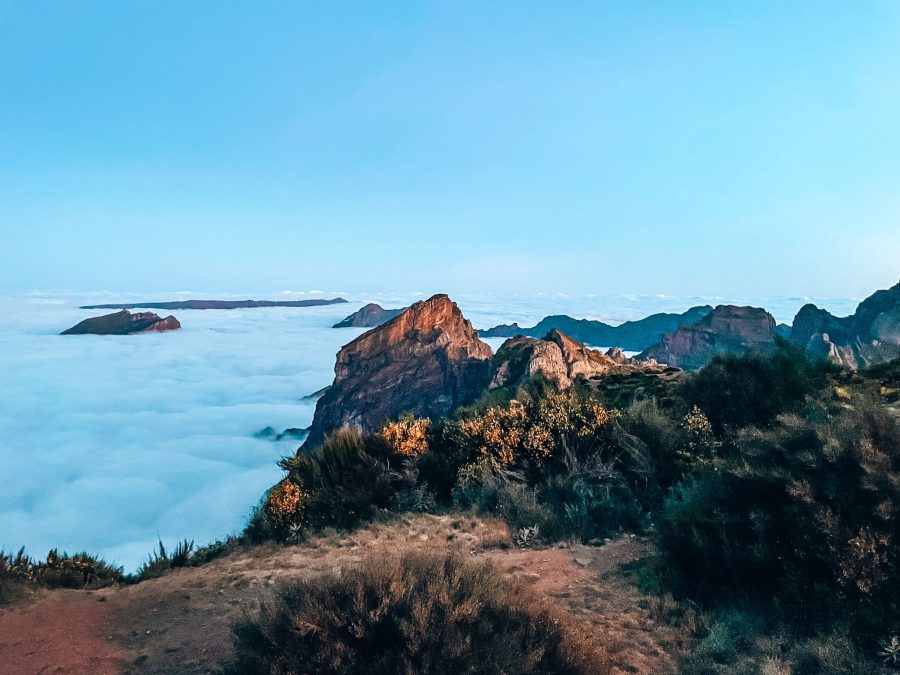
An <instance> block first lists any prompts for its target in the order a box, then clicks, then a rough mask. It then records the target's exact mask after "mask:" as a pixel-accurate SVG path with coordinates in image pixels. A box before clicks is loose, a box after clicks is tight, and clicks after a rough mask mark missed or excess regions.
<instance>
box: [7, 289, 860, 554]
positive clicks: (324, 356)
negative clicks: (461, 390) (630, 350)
mask: <svg viewBox="0 0 900 675" xmlns="http://www.w3.org/2000/svg"><path fill="white" fill-rule="evenodd" d="M142 297H143V299H154V300H155V299H177V298H178V297H181V296H177V295H176V296H172V295H166V296H165V297H164V296H163V294H157V295H155V296H153V297H152V298H150V297H149V296H142ZM298 297H299V296H298ZM419 298H420V296H417V295H405V296H404V295H394V296H392V295H374V296H368V297H362V296H358V297H357V300H358V301H357V302H354V303H350V304H346V305H336V306H330V307H310V308H271V309H246V310H228V311H180V312H177V313H176V315H177V316H178V318H179V320H180V321H181V323H182V326H183V328H182V330H180V331H176V332H173V333H165V334H148V335H134V336H125V337H112V336H102V337H101V336H66V337H61V336H59V335H57V333H59V332H60V331H61V330H63V329H65V328H68V327H70V326H72V325H74V324H75V323H77V322H78V321H80V320H82V319H84V318H86V317H88V316H92V315H96V314H98V312H95V311H85V310H79V309H76V308H77V306H78V305H81V304H88V303H92V302H103V301H106V302H116V301H128V300H129V299H132V298H129V297H122V296H109V295H97V294H93V295H84V294H80V295H75V294H60V293H57V294H46V293H33V294H28V295H20V296H8V295H7V296H3V297H0V311H2V316H3V322H2V326H0V467H2V470H0V471H2V473H0V548H3V549H6V550H9V549H14V548H18V547H20V546H23V545H24V546H26V547H27V549H28V550H29V552H31V553H32V554H35V555H43V554H44V553H46V551H47V550H48V549H49V548H51V547H59V548H60V549H64V550H68V551H70V552H71V551H75V550H83V549H86V550H88V551H90V552H93V553H98V554H101V555H103V556H104V557H106V558H107V559H108V560H111V561H115V562H118V563H119V564H122V565H124V566H125V567H126V569H129V570H133V569H134V568H135V567H136V566H137V565H138V564H139V563H140V562H141V561H142V560H143V559H144V558H145V557H146V555H147V554H148V553H149V552H150V550H151V549H152V548H153V547H154V546H155V544H156V541H157V538H161V539H162V540H163V542H164V543H166V544H167V545H168V544H172V543H174V542H175V541H176V540H179V539H184V538H188V539H194V540H196V541H197V542H198V543H206V542H209V541H212V540H215V539H217V538H220V537H223V536H224V535H226V534H228V533H230V532H235V531H237V530H239V529H240V528H241V526H242V525H243V523H244V522H245V519H246V516H247V515H248V513H249V512H250V510H251V508H252V507H253V505H254V504H255V503H256V502H257V501H258V499H259V497H260V496H261V495H262V493H263V491H264V490H265V489H266V488H268V487H269V486H270V485H272V483H273V482H275V481H276V480H277V479H278V478H279V476H280V471H279V469H278V467H277V465H276V461H277V460H278V458H279V457H281V456H283V455H285V454H289V453H291V452H293V450H294V449H295V447H296V446H297V445H298V441H295V440H285V441H281V442H278V443H276V442H273V441H271V440H267V439H261V438H255V437H254V433H256V432H258V431H259V430H261V429H263V428H265V427H267V426H271V427H273V428H274V429H276V430H277V431H282V430H284V429H286V428H288V427H305V426H307V425H308V424H309V423H310V421H311V420H312V415H313V410H314V405H315V404H314V402H313V401H311V400H308V399H306V400H305V399H304V397H305V396H307V395H308V394H310V393H312V392H314V391H316V390H318V389H320V388H322V387H323V386H325V385H327V384H329V383H330V382H331V379H332V376H333V367H334V355H335V353H336V352H337V350H338V349H339V348H340V346H341V345H342V344H344V343H346V342H348V341H350V340H351V339H353V338H354V337H355V336H356V335H359V334H360V333H362V332H363V329H339V330H335V329H332V328H330V326H331V325H332V324H333V323H335V322H336V321H338V320H340V319H341V318H343V317H344V316H345V315H347V314H349V313H350V312H351V311H353V310H355V309H358V307H359V306H361V305H362V304H363V302H366V301H369V300H375V301H378V302H381V303H382V304H384V305H385V306H387V307H399V306H402V305H405V304H408V303H410V302H413V301H415V300H416V299H419ZM457 300H458V301H459V303H460V305H461V307H462V309H463V311H464V313H465V314H466V315H467V316H468V317H469V318H471V319H472V320H473V323H474V324H475V325H476V327H488V326H491V325H494V324H496V323H501V322H509V321H513V320H517V321H521V322H523V323H524V324H526V325H531V324H533V323H534V322H536V321H537V320H539V319H540V318H541V317H543V316H545V315H546V314H552V313H563V312H566V313H570V314H573V315H575V316H588V317H591V318H601V319H605V320H610V321H622V320H626V319H632V318H639V317H640V316H644V315H646V314H648V313H651V312H655V311H681V310H683V309H686V308H687V307H688V306H690V305H692V304H700V303H702V302H704V300H702V299H699V298H688V299H678V300H674V299H671V298H596V297H591V296H584V297H580V298H569V297H567V296H561V295H548V296H531V297H519V298H510V297H507V298H503V299H501V298H493V297H489V296H482V297H477V298H474V297H460V298H457ZM803 301H804V299H791V300H788V301H784V302H782V303H781V304H780V305H778V308H777V309H782V310H783V311H780V312H779V311H777V309H776V317H777V318H779V320H783V319H784V318H788V319H789V318H790V316H791V315H792V313H793V311H795V310H796V308H797V307H799V306H800V305H801V304H803ZM713 302H715V301H713ZM826 306H828V307H829V308H830V309H832V310H833V311H845V313H846V312H849V311H852V309H853V306H855V302H853V301H848V302H844V303H839V302H832V303H827V305H826ZM495 342H496V343H499V342H502V340H501V341H495ZM493 346H494V347H496V346H497V345H496V344H494V345H493Z"/></svg>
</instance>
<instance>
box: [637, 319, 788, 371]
mask: <svg viewBox="0 0 900 675" xmlns="http://www.w3.org/2000/svg"><path fill="white" fill-rule="evenodd" d="M774 348H775V319H774V318H773V317H772V315H771V314H769V313H768V312H767V311H766V310H764V309H761V308H758V307H737V306H734V305H719V306H718V307H716V308H715V309H714V310H713V311H712V312H710V313H709V314H707V315H706V316H705V317H703V318H702V319H700V320H699V321H697V322H696V323H694V324H691V325H688V326H681V327H679V328H678V330H676V331H674V332H671V333H667V334H666V335H664V336H663V337H662V340H660V342H658V343H657V344H655V345H653V346H652V347H648V348H647V349H645V350H644V351H643V352H641V354H639V358H652V359H655V360H656V361H658V362H659V363H666V364H668V365H671V366H677V367H679V368H684V369H685V370H696V369H698V368H702V367H703V366H705V365H706V364H707V363H709V362H710V360H712V358H713V357H714V356H716V355H717V354H742V353H744V352H746V351H750V350H756V351H761V352H770V351H772V350H773V349H774Z"/></svg>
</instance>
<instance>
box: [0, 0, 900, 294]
mask: <svg viewBox="0 0 900 675" xmlns="http://www.w3.org/2000/svg"><path fill="white" fill-rule="evenodd" d="M898 275H900V2H891V1H890V0H888V1H886V2H866V1H862V2H824V1H815V2H784V1H783V0H776V1H772V2H767V1H763V0H754V1H753V2H675V1H673V2H655V3H650V2H621V1H615V2H599V1H591V2H564V1H561V2H529V1H526V0H516V1H515V2H486V1H485V0H477V1H473V2H464V1H454V2H449V1H448V2H401V1H395V0H391V1H390V2H373V1H371V0H369V1H365V2H358V3H346V2H338V1H334V2H300V1H299V0H295V1H284V2H276V1H261V2H227V1H223V0H214V1H213V0H209V1H206V2H203V1H194V0H192V1H185V0H147V1H139V0H132V1H123V0H107V1H104V2H99V1H89V0H83V1H77V0H71V1H67V2H61V1H54V2H43V1H40V0H17V1H10V0H0V288H7V289H32V288H44V289H59V288H70V289H85V290H87V289H92V290H97V289H110V290H118V291H128V290H142V289H171V290H181V289H220V290H223V291H225V290H232V291H260V292H262V291H277V290H281V289H309V288H324V289H351V290H390V289H405V290H423V291H438V290H447V291H450V292H454V291H457V292H463V291H465V292H470V291H479V290H484V291H491V292H500V293H502V292H509V291H514V290H516V291H523V292H532V291H548V292H557V291H562V292H585V293H587V292H593V293H647V294H652V293H668V294H683V295H687V294H702V295H720V296H735V297H737V296H747V295H756V296H758V295H764V294H771V295H795V294H796V295H831V296H838V295H840V296H864V295H868V293H869V292H871V291H872V290H874V289H875V288H878V287H885V286H888V285H890V284H892V283H894V282H896V280H897V278H898Z"/></svg>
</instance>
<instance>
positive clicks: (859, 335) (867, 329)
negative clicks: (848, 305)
mask: <svg viewBox="0 0 900 675" xmlns="http://www.w3.org/2000/svg"><path fill="white" fill-rule="evenodd" d="M790 339H791V342H793V343H794V344H795V345H797V346H798V347H800V348H801V349H804V350H806V353H807V355H808V356H809V357H810V358H825V359H828V360H830V361H832V362H834V363H837V364H840V365H843V366H846V367H848V368H854V369H855V368H866V367H868V366H873V365H877V364H879V363H884V362H885V361H890V360H892V359H896V358H900V283H898V284H895V285H894V286H892V287H891V288H888V289H885V290H880V291H876V292H875V293H873V294H872V295H870V296H869V297H868V298H866V299H865V300H863V301H862V302H861V303H859V306H858V307H857V308H856V311H855V312H854V313H853V314H851V315H850V316H845V317H837V316H834V315H832V314H830V313H829V312H827V311H825V310H824V309H819V308H818V307H816V306H815V305H812V304H809V305H804V306H803V307H801V308H800V311H799V312H797V316H796V317H795V318H794V324H793V327H792V329H791V338H790Z"/></svg>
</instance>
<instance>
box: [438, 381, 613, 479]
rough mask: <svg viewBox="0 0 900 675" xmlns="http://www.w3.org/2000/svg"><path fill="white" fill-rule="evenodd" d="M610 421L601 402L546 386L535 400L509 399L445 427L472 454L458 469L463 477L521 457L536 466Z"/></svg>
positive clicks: (511, 463) (510, 464) (520, 460)
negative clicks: (507, 401)
mask: <svg viewBox="0 0 900 675" xmlns="http://www.w3.org/2000/svg"><path fill="white" fill-rule="evenodd" d="M608 422H609V413H608V412H607V410H606V408H604V407H603V405H602V404H601V403H600V402H599V401H597V400H595V399H593V398H591V397H588V396H584V395H581V394H577V393H575V392H572V391H565V392H550V393H548V394H545V395H544V396H542V397H541V398H539V399H537V400H530V399H529V400H525V401H515V400H514V401H510V403H509V404H508V405H507V406H491V407H489V408H488V409H487V410H485V411H484V412H483V413H481V414H477V415H474V416H471V417H468V418H466V419H463V420H460V421H458V422H455V423H453V424H451V425H450V426H449V427H448V429H447V433H448V434H449V435H450V436H451V437H452V440H453V442H454V443H455V445H457V446H461V447H462V448H464V449H467V450H468V451H469V452H470V453H471V454H472V455H474V456H475V457H476V459H475V461H474V462H472V463H471V464H469V465H466V466H463V467H462V469H461V470H460V473H459V478H460V480H463V481H465V480H466V478H467V477H469V476H470V474H473V475H474V474H477V473H478V472H479V471H482V470H484V469H494V470H496V469H511V468H514V467H516V466H517V465H519V464H521V463H526V464H528V465H530V466H532V467H534V468H538V467H540V466H542V465H543V464H545V463H546V462H547V461H550V460H551V459H553V458H558V457H561V455H562V454H563V453H564V452H565V451H566V449H569V450H575V447H574V446H575V445H577V444H578V443H580V442H587V443H588V444H590V443H591V439H592V438H594V437H596V435H597V434H598V433H599V432H600V430H601V429H603V427H604V426H606V424H607V423H608Z"/></svg>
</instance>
